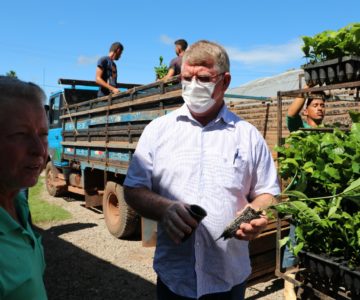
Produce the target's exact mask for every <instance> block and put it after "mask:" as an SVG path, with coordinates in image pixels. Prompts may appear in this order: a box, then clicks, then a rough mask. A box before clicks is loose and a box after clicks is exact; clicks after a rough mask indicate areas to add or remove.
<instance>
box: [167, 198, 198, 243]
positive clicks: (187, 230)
mask: <svg viewBox="0 0 360 300" xmlns="http://www.w3.org/2000/svg"><path fill="white" fill-rule="evenodd" d="M186 205H187V204H184V203H181V202H178V201H176V202H173V203H171V204H170V205H169V206H168V207H167V209H166V210H165V213H164V215H163V217H162V219H161V222H162V223H163V225H164V228H165V230H166V232H167V234H168V235H169V237H170V238H171V239H172V240H173V241H174V242H175V243H176V244H180V243H181V241H182V239H183V238H184V237H185V236H187V235H190V234H191V233H192V232H193V230H195V228H196V227H197V226H198V222H197V221H196V220H195V219H194V218H193V217H192V216H191V215H190V214H189V212H188V210H187V209H186Z"/></svg>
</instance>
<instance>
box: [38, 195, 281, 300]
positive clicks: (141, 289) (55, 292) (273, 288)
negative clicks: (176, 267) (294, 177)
mask: <svg viewBox="0 0 360 300" xmlns="http://www.w3.org/2000/svg"><path fill="white" fill-rule="evenodd" d="M43 195H44V198H45V199H47V201H49V202H50V203H54V204H57V205H59V206H61V207H63V208H64V209H66V210H68V211H69V212H70V213H71V214H72V216H73V217H72V218H71V219H70V220H66V221H62V222H53V223H46V224H38V225H37V228H38V230H39V231H40V233H41V234H42V236H43V243H44V247H45V256H46V263H47V269H46V272H45V285H46V288H47V291H48V296H49V299H50V300H53V299H69V300H70V299H73V300H80V299H90V300H93V299H94V300H97V299H126V300H132V299H134V300H135V299H136V300H142V299H144V300H147V299H149V300H153V299H155V298H156V297H155V282H156V275H155V273H154V271H153V269H152V260H153V255H154V248H145V247H142V245H141V241H140V240H139V239H135V240H119V239H116V238H114V237H113V236H111V235H110V233H109V232H108V231H107V228H106V225H105V222H104V219H103V215H102V212H101V211H97V210H90V209H86V208H85V207H84V206H83V204H84V202H83V201H81V200H80V199H79V198H76V199H75V198H65V199H64V198H54V197H51V196H49V195H48V194H47V192H46V191H45V190H44V193H43ZM282 287H283V283H282V280H279V279H274V280H271V281H268V282H265V283H260V284H257V285H254V286H252V287H249V288H248V289H247V292H246V299H248V300H249V299H251V300H255V299H264V300H265V299H266V300H276V299H279V300H282V299H283V296H282Z"/></svg>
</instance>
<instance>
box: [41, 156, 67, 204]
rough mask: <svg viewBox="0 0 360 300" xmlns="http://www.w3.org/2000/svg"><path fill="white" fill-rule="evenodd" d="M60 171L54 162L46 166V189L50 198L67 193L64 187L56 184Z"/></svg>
mask: <svg viewBox="0 0 360 300" xmlns="http://www.w3.org/2000/svg"><path fill="white" fill-rule="evenodd" d="M58 172H59V171H58V170H57V169H56V167H54V166H53V164H52V162H51V161H49V162H48V163H47V164H46V169H45V178H46V189H47V191H48V193H49V195H50V196H53V197H59V196H61V195H63V194H64V193H65V189H64V187H63V186H58V185H56V184H55V181H56V175H57V174H58Z"/></svg>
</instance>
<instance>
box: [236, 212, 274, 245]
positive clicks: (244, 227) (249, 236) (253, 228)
mask: <svg viewBox="0 0 360 300" xmlns="http://www.w3.org/2000/svg"><path fill="white" fill-rule="evenodd" d="M267 224H268V218H267V217H266V215H262V216H261V217H260V218H259V219H254V220H251V221H250V223H242V224H241V225H240V228H239V229H238V230H237V231H236V238H238V239H239V240H246V241H251V240H253V239H255V238H256V237H257V236H258V235H259V234H260V233H261V232H262V231H263V230H264V229H265V228H266V226H267Z"/></svg>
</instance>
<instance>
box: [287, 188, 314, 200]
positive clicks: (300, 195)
mask: <svg viewBox="0 0 360 300" xmlns="http://www.w3.org/2000/svg"><path fill="white" fill-rule="evenodd" d="M284 195H287V196H289V197H294V198H297V199H301V200H306V199H309V198H308V197H307V196H306V195H305V194H304V193H302V192H300V191H293V190H292V191H287V192H286V193H284Z"/></svg>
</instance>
